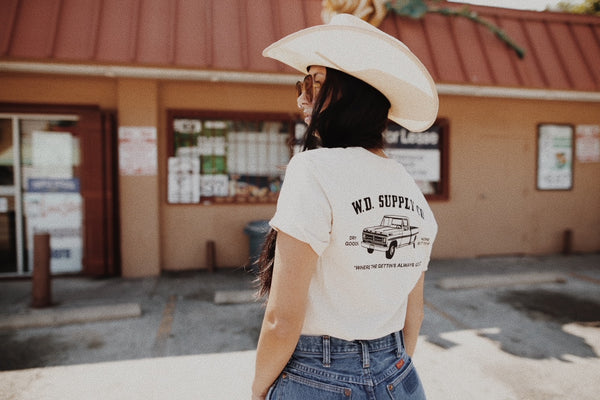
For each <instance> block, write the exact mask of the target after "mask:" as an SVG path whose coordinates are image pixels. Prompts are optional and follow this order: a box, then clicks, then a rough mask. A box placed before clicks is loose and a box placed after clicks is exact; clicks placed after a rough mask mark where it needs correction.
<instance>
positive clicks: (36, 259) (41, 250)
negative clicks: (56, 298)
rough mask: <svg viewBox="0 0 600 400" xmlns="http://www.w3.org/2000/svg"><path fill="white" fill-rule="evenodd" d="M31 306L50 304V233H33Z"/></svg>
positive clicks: (47, 305)
mask: <svg viewBox="0 0 600 400" xmlns="http://www.w3.org/2000/svg"><path fill="white" fill-rule="evenodd" d="M31 282H32V290H31V292H32V301H31V306H32V307H49V306H51V305H52V293H51V290H50V289H51V287H50V286H51V285H50V234H48V233H36V234H34V235H33V275H32V277H31Z"/></svg>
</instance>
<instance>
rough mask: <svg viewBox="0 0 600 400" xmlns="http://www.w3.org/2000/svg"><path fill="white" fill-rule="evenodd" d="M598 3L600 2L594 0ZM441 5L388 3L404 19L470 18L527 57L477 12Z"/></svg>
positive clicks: (409, 0) (406, 0)
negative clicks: (430, 15) (435, 14)
mask: <svg viewBox="0 0 600 400" xmlns="http://www.w3.org/2000/svg"><path fill="white" fill-rule="evenodd" d="M594 1H596V2H598V1H600V0H594ZM435 3H439V0H433V1H425V0H392V1H389V2H387V4H386V6H387V8H388V9H389V10H391V11H393V12H395V13H396V14H398V15H401V16H404V17H410V18H414V19H419V18H423V17H424V16H425V14H427V13H428V12H429V13H438V14H442V15H445V16H449V17H463V18H468V19H470V20H471V21H473V22H475V23H478V24H481V25H483V26H485V27H486V28H488V29H489V30H490V31H491V32H492V33H494V35H496V37H498V38H499V39H500V40H502V41H503V42H504V43H506V44H507V45H508V46H509V47H510V48H511V49H513V50H514V51H515V52H516V53H517V55H518V56H519V58H523V57H525V50H524V49H523V48H521V47H519V46H518V45H517V44H516V43H515V42H514V41H513V40H512V39H511V38H510V37H509V36H508V35H507V34H506V33H505V32H504V31H503V30H502V29H500V28H499V27H497V26H496V25H494V24H492V23H491V22H488V21H486V20H484V19H482V18H480V17H479V15H477V13H476V12H474V11H471V10H470V9H469V8H468V7H466V6H465V7H463V8H461V9H460V10H456V9H452V8H448V7H437V6H435V5H434V4H435Z"/></svg>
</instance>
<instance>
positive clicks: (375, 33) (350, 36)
mask: <svg viewBox="0 0 600 400" xmlns="http://www.w3.org/2000/svg"><path fill="white" fill-rule="evenodd" d="M262 54H263V56H265V57H270V58H274V59H275V60H278V61H281V62H282V63H284V64H287V65H289V66H290V67H293V68H295V69H297V70H298V71H301V72H302V73H304V74H305V73H306V72H307V68H308V67H309V66H311V65H322V66H325V67H330V68H334V69H337V70H340V71H343V72H345V73H347V74H350V75H352V76H354V77H356V78H359V79H361V80H363V81H365V82H367V83H368V84H370V85H371V86H373V87H375V88H376V89H378V90H379V91H380V92H381V93H383V94H384V95H385V96H386V97H387V98H388V100H389V101H390V103H391V104H392V107H391V109H390V112H389V119H391V120H392V121H394V122H396V123H398V124H400V125H402V126H403V127H405V128H406V129H408V130H410V131H414V132H421V131H424V130H426V129H427V128H429V127H430V126H431V125H432V124H433V122H434V121H435V118H436V116H437V112H438V105H439V101H438V95H437V91H436V88H435V83H434V81H433V79H432V78H431V76H430V75H429V72H428V71H427V69H426V68H425V66H424V65H423V64H422V63H421V61H419V59H418V58H417V57H416V56H415V55H414V54H413V53H412V52H411V51H410V50H409V49H408V47H406V45H404V43H402V42H401V41H399V40H398V39H396V38H394V37H392V36H390V35H388V34H387V33H384V32H382V31H380V30H379V29H377V28H375V27H374V26H373V25H371V24H369V23H368V22H365V21H363V20H361V19H360V18H357V17H355V16H353V15H350V14H338V15H336V16H334V17H333V18H332V19H331V21H330V22H329V24H327V25H318V26H313V27H310V28H306V29H303V30H300V31H298V32H295V33H292V34H290V35H288V36H286V37H284V38H283V39H280V40H278V41H277V42H275V43H273V44H272V45H270V46H269V47H267V48H266V49H265V50H263V53H262Z"/></svg>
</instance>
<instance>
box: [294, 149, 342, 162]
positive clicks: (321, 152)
mask: <svg viewBox="0 0 600 400" xmlns="http://www.w3.org/2000/svg"><path fill="white" fill-rule="evenodd" d="M351 157H352V155H351V154H350V150H349V148H341V147H335V148H318V149H313V150H307V151H303V152H300V153H298V154H296V155H294V157H292V161H295V162H300V163H302V162H305V163H306V162H309V163H320V162H330V161H331V160H332V159H342V158H351Z"/></svg>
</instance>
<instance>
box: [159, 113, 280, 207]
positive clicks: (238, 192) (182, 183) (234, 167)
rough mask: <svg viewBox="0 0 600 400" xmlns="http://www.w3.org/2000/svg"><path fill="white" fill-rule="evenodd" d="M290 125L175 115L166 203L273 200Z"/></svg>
mask: <svg viewBox="0 0 600 400" xmlns="http://www.w3.org/2000/svg"><path fill="white" fill-rule="evenodd" d="M290 129H291V127H290V122H287V121H242V120H215V119H183V118H175V119H174V120H173V130H174V153H175V156H174V157H170V158H169V166H168V201H169V203H205V204H212V203H249V202H250V203H254V202H275V201H276V200H277V195H278V193H279V190H280V188H281V182H282V179H283V174H284V168H285V165H287V163H288V161H289V159H290V148H289V144H288V142H289V136H290Z"/></svg>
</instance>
